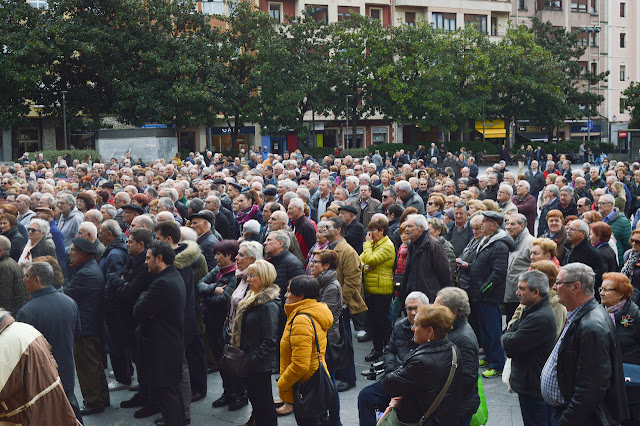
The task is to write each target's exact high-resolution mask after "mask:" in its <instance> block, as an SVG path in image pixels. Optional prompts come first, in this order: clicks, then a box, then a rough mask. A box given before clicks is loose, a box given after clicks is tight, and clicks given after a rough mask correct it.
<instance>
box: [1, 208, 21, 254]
mask: <svg viewBox="0 0 640 426" xmlns="http://www.w3.org/2000/svg"><path fill="white" fill-rule="evenodd" d="M0 231H2V235H4V236H5V237H7V238H8V239H9V241H11V251H10V252H9V256H10V257H11V258H12V259H13V260H15V261H16V262H17V261H18V260H19V259H20V255H21V254H22V251H23V250H24V246H25V244H26V243H25V240H24V237H23V236H22V234H20V232H19V231H18V221H17V220H16V217H15V216H14V215H12V214H9V213H2V214H0Z"/></svg>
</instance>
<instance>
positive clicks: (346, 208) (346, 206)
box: [338, 204, 358, 214]
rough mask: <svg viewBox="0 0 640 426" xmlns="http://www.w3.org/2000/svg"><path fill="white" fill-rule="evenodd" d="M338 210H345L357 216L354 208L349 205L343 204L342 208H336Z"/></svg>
mask: <svg viewBox="0 0 640 426" xmlns="http://www.w3.org/2000/svg"><path fill="white" fill-rule="evenodd" d="M338 210H346V211H348V212H351V213H353V214H358V210H356V208H355V207H353V206H352V205H351V204H345V205H344V206H340V207H339V208H338Z"/></svg>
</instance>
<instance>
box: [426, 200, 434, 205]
mask: <svg viewBox="0 0 640 426" xmlns="http://www.w3.org/2000/svg"><path fill="white" fill-rule="evenodd" d="M434 204H435V203H434V202H433V201H429V202H428V203H427V205H428V206H433V205H434Z"/></svg>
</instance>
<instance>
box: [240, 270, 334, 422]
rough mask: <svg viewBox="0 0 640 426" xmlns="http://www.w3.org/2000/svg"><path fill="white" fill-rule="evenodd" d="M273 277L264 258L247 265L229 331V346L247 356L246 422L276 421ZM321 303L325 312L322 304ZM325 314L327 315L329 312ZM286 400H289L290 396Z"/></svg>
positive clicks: (275, 296) (275, 297)
mask: <svg viewBox="0 0 640 426" xmlns="http://www.w3.org/2000/svg"><path fill="white" fill-rule="evenodd" d="M275 279H276V268H275V267H274V266H273V265H272V264H271V263H269V262H267V261H266V260H256V261H255V262H254V263H253V264H251V265H249V267H248V268H247V276H246V280H247V285H248V291H247V295H246V296H245V298H244V299H242V301H241V302H240V303H239V304H238V310H237V312H236V318H235V320H234V322H233V329H232V332H231V343H230V344H231V346H234V347H236V348H239V349H241V350H242V351H244V353H245V354H247V356H248V357H249V371H248V376H247V379H246V383H247V396H248V397H249V401H250V402H251V407H252V409H253V411H252V413H251V418H250V419H249V422H248V424H249V425H258V424H259V425H277V424H278V420H277V417H276V409H275V406H274V405H273V392H272V390H271V364H272V359H273V357H274V356H275V355H276V353H277V351H276V345H277V340H278V314H279V311H280V305H279V302H278V297H279V296H280V287H278V286H277V285H276V284H274V281H275ZM323 306H324V307H325V309H326V310H327V311H329V308H327V307H326V305H323ZM328 315H329V317H331V312H328ZM330 325H331V324H329V326H330ZM329 326H327V328H329ZM281 376H282V375H281ZM281 379H282V377H281ZM290 401H291V402H293V400H292V399H290Z"/></svg>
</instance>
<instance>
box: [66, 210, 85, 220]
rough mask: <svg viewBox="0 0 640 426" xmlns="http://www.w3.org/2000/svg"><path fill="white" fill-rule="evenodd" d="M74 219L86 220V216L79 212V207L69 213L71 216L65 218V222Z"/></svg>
mask: <svg viewBox="0 0 640 426" xmlns="http://www.w3.org/2000/svg"><path fill="white" fill-rule="evenodd" d="M72 217H80V219H82V220H84V214H83V213H82V212H81V211H80V210H78V208H77V207H74V208H73V210H71V213H69V216H67V217H65V218H64V220H69V219H71V218H72Z"/></svg>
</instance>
